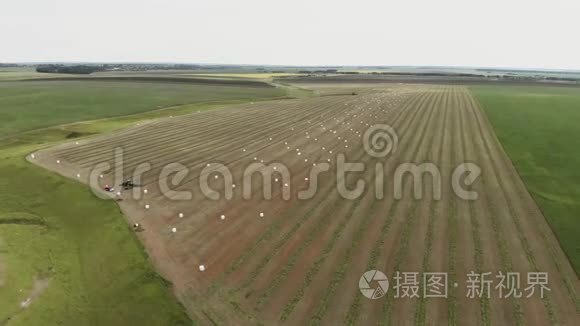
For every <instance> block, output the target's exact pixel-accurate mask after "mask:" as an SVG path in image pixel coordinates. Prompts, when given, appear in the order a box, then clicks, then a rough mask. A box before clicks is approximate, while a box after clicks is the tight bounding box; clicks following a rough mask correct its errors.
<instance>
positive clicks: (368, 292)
mask: <svg viewBox="0 0 580 326" xmlns="http://www.w3.org/2000/svg"><path fill="white" fill-rule="evenodd" d="M373 281H375V282H374V283H373ZM371 284H372V285H373V286H374V285H376V286H375V287H371ZM358 287H359V289H360V292H361V293H362V295H364V296H365V297H367V298H369V299H373V300H375V299H380V298H382V297H384V296H385V294H387V291H388V290H389V280H388V279H387V275H385V273H383V272H381V271H377V270H374V269H373V270H370V271H366V272H365V273H364V274H363V275H362V276H361V277H360V279H359V281H358Z"/></svg>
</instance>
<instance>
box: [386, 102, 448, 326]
mask: <svg viewBox="0 0 580 326" xmlns="http://www.w3.org/2000/svg"><path fill="white" fill-rule="evenodd" d="M440 95H441V94H440V92H438V94H437V97H435V99H434V100H433V102H431V103H429V104H428V105H429V106H430V108H431V109H430V113H429V117H428V119H427V122H428V123H427V124H426V125H425V126H424V127H423V128H421V135H420V136H419V137H420V139H421V141H420V144H421V146H419V148H417V152H416V154H415V155H416V159H415V162H421V161H423V159H424V158H425V156H426V155H427V153H426V151H427V150H428V149H429V148H431V147H432V144H433V141H434V138H435V137H430V139H429V140H427V142H425V140H424V139H425V136H426V135H427V130H428V128H427V126H428V125H430V124H434V122H433V120H434V116H436V114H435V115H434V113H435V111H436V108H437V103H438V102H439V101H440V100H441V99H440ZM426 143H428V145H426ZM421 186H422V185H421ZM409 188H410V187H409ZM405 195H406V196H408V197H406V198H407V200H409V201H411V204H410V205H411V207H410V209H409V211H408V212H409V214H408V217H407V218H403V220H402V221H401V223H400V225H399V226H400V228H402V230H401V232H400V234H401V237H400V239H401V240H400V241H399V243H398V248H397V250H396V253H395V260H394V264H393V272H392V274H391V275H390V276H391V277H390V279H394V277H395V275H396V274H395V273H396V272H398V271H399V270H400V267H401V265H402V264H403V263H404V261H405V255H406V252H407V249H408V246H409V240H410V238H411V236H410V234H411V232H412V227H413V226H414V225H415V222H416V220H417V215H418V214H417V211H418V209H419V205H420V204H419V203H418V199H415V198H412V197H411V193H410V189H409V192H408V193H406V194H405ZM394 300H395V298H394V296H391V295H388V296H386V299H385V300H384V303H383V306H382V320H381V321H380V323H381V324H382V325H390V324H391V318H392V315H393V313H392V311H393V306H394V305H395V301H394ZM397 300H402V299H401V298H399V299H397Z"/></svg>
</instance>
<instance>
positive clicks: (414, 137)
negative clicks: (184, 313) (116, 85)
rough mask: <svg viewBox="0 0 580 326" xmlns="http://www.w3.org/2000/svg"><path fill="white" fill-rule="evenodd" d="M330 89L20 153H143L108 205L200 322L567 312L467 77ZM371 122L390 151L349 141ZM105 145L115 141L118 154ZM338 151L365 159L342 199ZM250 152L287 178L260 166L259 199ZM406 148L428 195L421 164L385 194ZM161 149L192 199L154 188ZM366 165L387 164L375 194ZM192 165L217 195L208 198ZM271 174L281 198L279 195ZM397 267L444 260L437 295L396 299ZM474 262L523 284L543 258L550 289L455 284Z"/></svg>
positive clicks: (551, 256) (570, 305)
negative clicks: (366, 291)
mask: <svg viewBox="0 0 580 326" xmlns="http://www.w3.org/2000/svg"><path fill="white" fill-rule="evenodd" d="M342 92H343V90H342V89H340V90H337V92H336V93H335V94H333V96H322V97H316V98H311V99H306V100H284V101H269V102H259V103H255V104H247V105H239V106H235V107H231V108H228V109H223V110H221V109H220V110H213V111H207V112H200V113H194V114H190V115H186V116H181V117H174V118H167V119H162V120H158V121H154V122H150V123H147V124H144V125H140V126H135V127H133V128H130V129H127V130H123V131H120V132H116V133H114V134H110V135H107V136H103V137H96V138H94V139H89V140H80V141H79V142H78V143H75V142H73V143H67V144H63V145H60V146H57V147H54V148H51V149H47V150H43V151H39V152H36V153H34V158H33V157H32V156H29V157H28V159H29V160H30V161H32V162H35V163H37V164H40V165H42V166H44V167H47V168H49V169H51V170H54V171H57V172H58V173H61V174H63V175H66V176H68V177H71V178H74V179H79V180H81V181H83V182H89V178H88V176H89V174H90V173H91V171H92V170H93V169H94V168H95V166H97V165H98V164H100V163H103V162H106V163H109V164H110V166H111V167H113V166H119V169H118V172H119V171H121V170H122V171H123V175H124V176H125V177H129V176H131V175H132V173H133V171H134V170H135V169H136V168H137V167H138V166H139V165H140V164H142V163H149V164H151V167H150V170H149V171H148V172H145V173H144V174H143V177H142V179H141V180H140V181H138V182H136V183H138V184H139V187H136V188H135V189H136V190H138V193H139V196H140V198H138V199H136V198H134V197H133V196H132V194H131V192H132V191H123V193H122V195H121V196H122V198H123V200H122V201H120V202H119V204H120V207H121V208H122V209H123V211H124V212H125V213H126V215H127V219H128V221H129V222H130V223H131V224H133V223H139V224H140V225H141V226H142V228H143V231H142V232H138V236H139V237H140V239H141V240H142V241H143V243H144V244H145V246H146V248H147V250H148V253H149V255H150V257H151V259H152V261H153V262H154V264H155V266H156V267H157V269H158V270H159V271H160V273H161V274H162V275H163V276H164V277H165V278H167V279H168V280H170V281H171V282H173V284H174V287H175V293H176V295H177V296H178V297H179V298H180V300H181V301H182V302H183V304H184V305H185V306H186V308H187V309H188V312H189V313H190V315H191V316H192V317H193V318H194V319H198V320H200V321H201V323H202V324H211V323H214V324H227V325H233V324H238V325H239V324H256V323H263V324H269V325H270V324H279V323H286V324H291V325H302V324H307V323H308V324H325V325H337V324H365V325H366V324H394V325H413V324H420V325H423V324H437V325H439V324H453V325H455V324H459V325H474V324H483V325H488V324H505V325H508V324H509V325H512V324H513V325H524V324H528V325H555V324H559V325H574V324H577V321H578V320H577V319H578V313H579V308H578V302H577V297H576V293H577V291H578V286H579V282H578V278H577V276H576V273H575V272H574V270H573V269H572V267H571V266H570V263H569V262H568V260H567V259H566V257H565V255H564V254H563V252H562V250H561V248H560V247H559V244H558V242H557V240H556V238H555V236H554V235H553V233H552V231H551V230H550V228H549V227H548V225H547V223H546V220H545V218H544V216H542V214H541V212H540V210H539V209H538V208H537V206H536V204H535V202H534V201H533V199H532V198H531V196H530V195H529V193H528V191H527V190H526V188H525V186H524V184H523V183H522V181H521V180H520V178H519V176H518V174H517V173H516V171H515V169H514V167H513V166H512V164H511V162H510V161H509V159H508V158H507V156H506V154H505V153H504V152H503V149H502V147H501V146H500V144H499V142H498V140H497V139H496V137H495V135H494V134H493V131H492V129H491V127H490V125H489V122H488V121H487V118H486V117H485V115H484V114H483V112H482V110H481V109H480V108H479V106H478V104H477V103H476V101H475V100H474V99H473V97H472V95H471V94H470V93H469V91H468V90H467V89H466V88H463V87H458V86H436V85H431V86H421V85H415V86H409V85H390V86H385V87H382V86H377V85H375V86H373V88H360V89H357V92H356V93H357V95H354V96H353V95H342V94H343V93H342ZM329 94H331V93H329ZM378 123H384V124H388V125H390V126H392V127H393V128H394V129H395V130H396V131H397V134H398V139H399V144H398V146H397V148H396V151H394V152H393V153H391V155H389V156H387V157H386V158H374V157H372V156H370V155H368V154H367V152H365V149H364V148H363V145H362V139H363V135H364V133H365V131H366V130H367V129H368V128H369V127H370V126H372V125H375V124H378ZM115 149H118V150H119V151H120V150H122V160H123V164H122V165H119V163H118V162H119V156H118V155H117V156H116V155H115ZM339 153H344V154H345V155H346V158H347V161H349V162H355V161H356V162H361V163H364V164H365V165H366V169H365V171H364V172H360V173H349V174H347V175H346V177H344V181H345V183H346V185H347V188H349V189H353V188H354V187H355V186H356V184H357V180H361V179H362V180H365V181H367V189H366V191H365V192H364V193H363V194H362V195H361V196H358V197H357V198H355V199H344V198H342V197H341V195H340V194H339V192H338V191H337V187H336V183H337V180H338V181H341V180H342V177H341V176H340V175H337V169H336V165H337V158H336V157H337V154H339ZM57 161H58V163H57ZM262 161H263V163H264V164H268V163H272V162H278V163H283V164H284V165H285V166H286V167H288V169H289V172H290V178H289V179H287V180H278V181H276V180H272V184H273V187H272V188H273V191H272V199H271V200H265V199H264V198H263V197H262V195H261V194H262V193H263V190H264V189H263V188H264V187H263V185H262V183H261V180H260V179H259V178H252V179H251V183H250V184H251V192H252V196H251V198H248V199H244V198H242V192H243V190H244V189H246V187H242V179H243V176H242V174H243V172H244V169H245V168H246V167H247V166H248V165H249V164H252V163H259V162H262ZM323 162H329V163H330V165H331V168H330V171H329V172H326V173H323V174H321V175H320V176H319V177H318V188H317V191H316V193H315V195H314V196H313V197H312V198H310V199H307V200H303V199H298V198H297V195H296V193H297V192H298V191H299V190H303V189H306V188H307V187H308V185H309V183H310V182H313V179H314V178H313V177H312V175H310V174H309V173H310V171H311V169H312V167H313V163H318V164H320V163H323ZM406 162H412V163H423V162H432V163H434V164H436V165H437V166H438V167H439V170H440V173H441V177H442V178H441V181H442V186H441V199H440V200H436V199H433V197H434V196H433V194H434V193H436V192H437V191H436V190H437V189H436V185H435V184H434V183H433V182H431V179H430V178H425V179H423V181H424V182H423V184H422V189H423V197H422V199H415V198H414V197H413V187H412V181H413V180H412V179H411V178H404V179H403V182H404V186H403V188H402V189H403V197H402V199H400V200H397V199H395V194H394V186H393V183H394V178H393V177H392V176H393V174H394V171H395V170H396V168H397V167H398V166H399V165H400V164H402V163H406ZM464 162H473V163H476V164H477V165H478V166H480V167H481V169H482V171H483V174H482V176H481V177H480V178H479V179H477V181H476V182H475V183H474V184H473V190H475V191H477V192H478V194H479V197H478V199H477V200H473V201H467V200H462V199H460V198H459V197H457V196H456V194H455V193H454V192H453V190H452V187H451V183H450V180H451V175H452V173H453V169H454V168H455V167H456V166H458V165H459V164H461V163H464ZM169 163H179V164H181V165H180V168H179V169H178V170H179V171H185V168H187V171H188V173H187V174H186V175H185V176H184V178H183V180H181V181H180V182H179V183H177V184H175V185H172V186H171V189H172V190H181V191H186V190H189V191H191V192H192V193H193V198H192V199H190V200H169V199H168V198H167V196H166V195H167V192H166V191H162V190H163V189H161V187H160V183H162V184H166V182H167V181H168V180H172V179H173V178H172V176H173V175H170V176H169V177H167V175H166V176H165V177H162V178H160V177H159V175H160V173H161V172H162V170H163V168H164V166H166V165H167V164H169ZM219 163H221V164H223V165H224V166H226V167H228V168H229V170H230V171H231V172H232V175H233V180H234V181H233V183H234V184H235V185H236V187H235V188H233V198H232V199H231V200H227V199H225V198H224V197H223V193H224V190H225V189H224V187H225V183H224V176H223V175H221V174H216V173H215V172H216V170H217V169H218V166H219V165H218V164H219ZM376 163H383V165H382V168H381V169H382V172H383V173H384V176H385V186H384V198H383V199H380V200H377V199H376V197H375V195H376V189H375V188H374V182H375V180H374V178H375V164H376ZM116 164H118V165H116ZM208 164H209V166H208ZM176 171H177V170H176ZM118 172H117V176H118V174H119V173H118ZM276 176H277V174H275V175H274V177H276ZM216 177H217V178H216ZM114 178H115V174H114V173H113V171H112V170H111V171H109V172H107V173H103V178H102V179H99V180H100V185H101V186H103V185H105V184H110V185H111V184H112V185H115V187H116V188H118V186H119V185H118V184H117V182H118V181H115V179H114ZM306 178H309V179H308V180H306ZM200 179H202V180H208V182H209V185H210V186H211V188H212V189H215V190H216V191H218V192H220V193H222V197H221V198H220V199H219V200H210V199H207V198H206V197H205V196H204V195H203V194H202V192H201V190H200V189H199V188H200V186H199V181H200ZM121 180H123V179H121ZM160 181H161V182H160ZM170 183H171V182H170ZM285 183H287V184H288V186H287V187H286V185H285ZM229 188H230V187H228V189H229ZM243 188H244V189H243ZM285 188H291V189H290V194H291V196H290V199H289V200H284V199H283V198H282V195H283V193H284V189H285ZM145 190H146V193H145ZM261 213H263V216H261V215H262V214H261ZM181 214H182V215H181ZM173 230H175V232H174V231H173ZM200 265H203V266H204V267H205V271H203V272H201V271H199V267H200ZM371 269H377V270H380V271H383V272H384V273H385V274H386V275H387V277H388V278H389V280H390V282H391V289H390V290H389V292H388V294H387V295H386V296H385V297H383V298H381V299H378V300H369V299H367V298H365V297H364V296H362V295H361V292H360V291H359V288H358V285H359V278H360V277H361V275H362V274H363V273H364V272H365V271H367V270H371ZM398 271H400V272H418V273H424V272H444V273H448V278H449V279H448V282H449V286H448V298H422V297H415V298H394V297H393V294H394V292H392V291H394V290H393V288H392V287H393V285H394V277H395V276H396V273H397V272H398ZM472 271H474V272H478V273H484V272H491V273H492V277H493V278H494V284H493V285H496V283H495V281H496V280H495V275H496V274H497V273H498V272H499V271H503V272H512V271H513V272H519V273H521V275H522V288H524V287H525V286H524V285H525V284H526V279H525V277H526V275H527V273H528V272H547V273H548V274H549V284H548V286H549V288H550V291H549V292H547V293H546V294H545V296H544V298H540V296H539V294H538V293H536V295H534V296H532V297H531V298H525V294H524V297H522V298H519V299H515V298H499V297H498V295H497V291H496V290H495V289H494V288H493V287H492V290H491V293H490V296H489V298H487V297H486V296H483V297H482V298H473V299H471V298H466V295H467V284H468V279H467V274H468V273H470V272H472ZM454 284H457V285H458V286H457V287H455V286H454Z"/></svg>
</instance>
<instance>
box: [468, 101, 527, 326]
mask: <svg viewBox="0 0 580 326" xmlns="http://www.w3.org/2000/svg"><path fill="white" fill-rule="evenodd" d="M460 94H461V103H462V108H463V107H465V108H464V109H462V111H465V112H466V114H465V115H464V118H465V119H463V120H462V126H470V121H472V120H473V119H474V118H475V117H474V116H473V115H472V114H470V109H469V107H468V102H467V101H466V100H465V97H464V94H465V90H464V89H460ZM476 130H477V129H476V128H467V134H466V135H465V137H464V139H465V141H466V143H467V144H469V145H470V146H466V147H465V151H466V155H467V157H469V158H470V160H472V161H474V162H477V164H478V165H479V166H480V167H482V171H484V175H483V176H482V177H481V178H479V181H478V182H479V183H476V184H475V185H474V187H473V188H474V190H475V191H477V193H478V194H479V198H478V199H477V200H475V201H470V205H471V206H472V208H473V210H472V216H474V217H475V218H476V220H478V221H481V234H482V235H484V236H483V237H482V248H483V249H485V250H482V251H483V252H484V253H485V254H484V255H483V265H484V270H483V272H491V273H492V274H491V277H495V275H497V273H498V272H499V271H501V270H502V269H504V271H509V270H510V269H505V268H510V267H511V266H512V261H511V258H510V257H509V255H508V250H507V247H506V239H505V237H504V232H502V228H501V227H499V223H500V220H498V218H497V217H498V216H502V215H505V214H508V215H509V213H507V212H505V211H501V208H502V207H505V205H502V204H503V202H502V201H501V200H502V198H498V196H497V191H495V189H497V187H498V186H499V185H498V182H497V178H496V177H495V174H494V173H493V172H494V170H493V168H491V167H490V166H489V165H488V160H487V156H485V155H483V154H485V153H486V152H485V149H484V148H482V144H481V137H480V135H478V133H477V131H476ZM474 131H475V132H474ZM488 179H489V180H488ZM485 212H489V213H485ZM508 233H510V232H509V231H508ZM487 296H488V298H487V301H488V307H489V312H488V317H487V318H488V319H489V323H491V324H498V323H499V324H506V323H507V324H510V325H513V324H521V322H522V320H521V307H520V305H519V302H517V301H515V300H509V301H508V299H502V298H499V297H498V296H497V295H496V293H495V292H494V289H490V293H489V295H487Z"/></svg>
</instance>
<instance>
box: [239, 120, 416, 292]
mask: <svg viewBox="0 0 580 326" xmlns="http://www.w3.org/2000/svg"><path fill="white" fill-rule="evenodd" d="M402 111H405V110H402ZM364 156H365V155H364V151H361V156H360V157H359V159H360V158H363V157H364ZM323 200H324V201H332V200H334V199H333V198H332V197H326V196H325V198H324V199H323ZM292 230H293V232H292V233H290V234H287V235H286V236H285V240H284V241H281V242H280V243H279V244H278V245H276V247H275V248H280V247H282V245H283V244H284V243H285V242H286V240H287V239H289V238H290V237H291V236H292V235H293V234H294V233H295V232H296V231H297V228H293V229H292ZM258 266H260V267H261V268H263V267H264V266H265V263H262V264H259V265H258ZM261 268H260V269H259V270H255V271H254V272H253V274H259V273H260V271H261ZM252 281H253V280H252ZM249 283H251V282H248V281H246V282H245V283H244V284H245V285H246V286H248V285H249Z"/></svg>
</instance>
